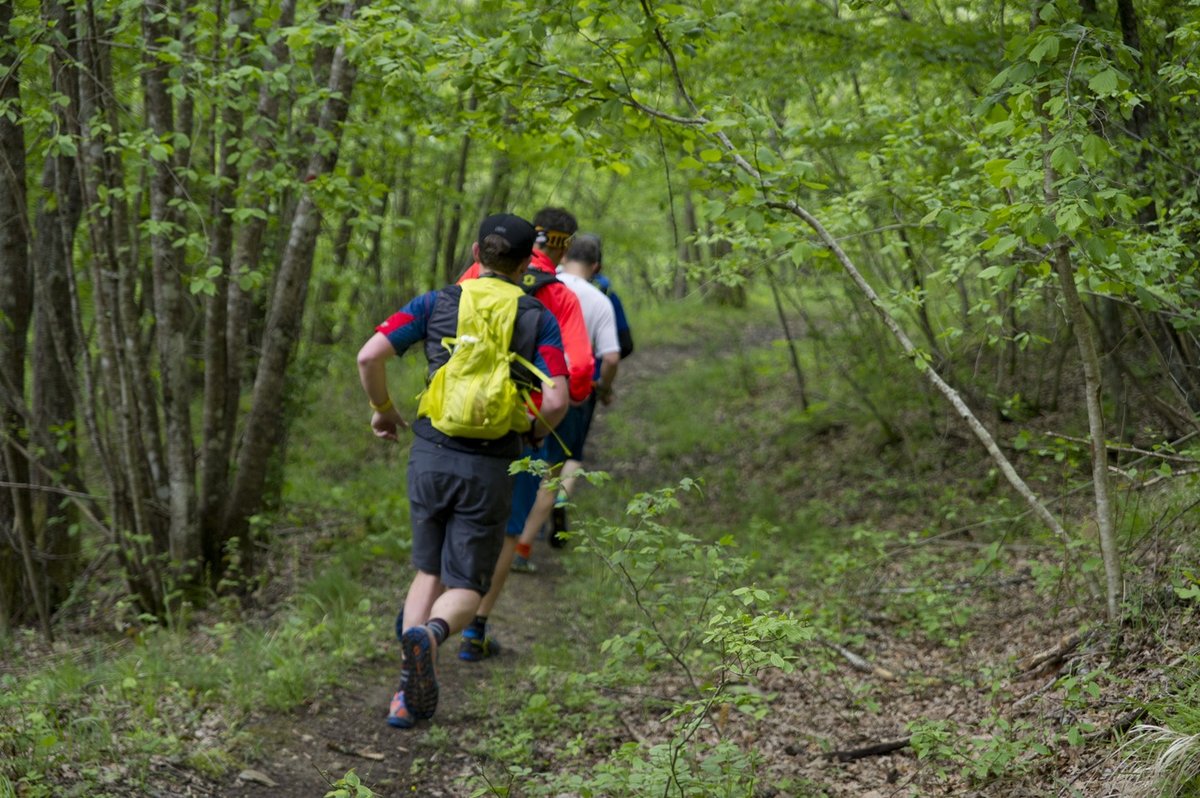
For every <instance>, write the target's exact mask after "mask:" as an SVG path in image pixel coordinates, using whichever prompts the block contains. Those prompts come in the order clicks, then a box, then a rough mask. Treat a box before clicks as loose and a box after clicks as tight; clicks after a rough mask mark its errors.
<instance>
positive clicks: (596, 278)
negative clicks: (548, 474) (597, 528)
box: [546, 234, 633, 547]
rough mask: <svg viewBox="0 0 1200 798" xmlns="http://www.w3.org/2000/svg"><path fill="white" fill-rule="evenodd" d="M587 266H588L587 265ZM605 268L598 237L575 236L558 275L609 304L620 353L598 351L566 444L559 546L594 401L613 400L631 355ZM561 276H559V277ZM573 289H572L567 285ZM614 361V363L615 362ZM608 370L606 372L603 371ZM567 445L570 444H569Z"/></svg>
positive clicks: (554, 523) (557, 519)
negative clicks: (575, 434)
mask: <svg viewBox="0 0 1200 798" xmlns="http://www.w3.org/2000/svg"><path fill="white" fill-rule="evenodd" d="M588 264H590V265H588ZM603 268H604V255H603V248H602V246H601V243H600V237H599V236H595V235H590V234H583V235H579V236H577V237H576V239H575V241H574V242H573V243H572V244H571V247H570V248H569V249H568V250H567V254H566V255H565V256H564V260H563V265H562V266H561V267H559V269H560V271H561V272H571V273H573V274H579V275H581V276H583V277H584V278H585V279H587V280H589V281H590V282H591V284H592V285H593V286H595V287H596V288H597V289H598V290H599V291H600V292H601V293H602V294H604V296H605V297H606V298H607V299H608V300H609V302H610V303H611V304H612V309H613V317H614V319H615V321H616V327H617V344H618V346H619V349H620V351H619V353H618V355H617V356H616V357H615V358H614V357H613V355H612V353H611V352H607V351H606V353H605V354H604V356H603V357H601V356H600V354H601V353H600V351H599V350H597V353H596V355H597V357H596V372H595V380H596V382H595V391H594V392H593V393H592V395H591V396H590V397H589V398H588V401H587V402H586V403H585V404H584V408H583V409H584V412H583V416H584V424H583V433H582V436H581V437H580V438H579V439H578V441H577V443H578V445H569V448H570V449H571V454H570V455H569V456H568V457H567V458H566V462H565V463H563V468H562V473H561V474H560V476H561V478H562V482H561V484H560V486H559V489H558V494H557V495H556V496H555V501H554V511H553V514H552V515H551V535H550V545H551V546H555V547H561V546H563V545H565V543H566V541H565V539H564V538H563V537H562V536H561V535H560V533H562V532H566V531H567V503H568V502H569V501H570V498H571V494H572V493H573V492H574V489H575V477H574V474H575V473H576V472H578V471H579V469H580V468H582V467H583V457H584V444H585V443H586V442H587V436H588V432H589V431H590V430H591V425H592V416H593V415H594V414H595V412H596V402H597V400H599V401H600V402H603V403H604V405H605V406H608V405H611V404H612V403H613V402H614V401H615V400H616V394H614V393H613V381H614V380H615V379H616V376H617V363H619V362H620V361H621V360H624V359H625V358H627V357H629V356H630V355H631V354H633V332H632V330H631V329H630V327H629V321H628V319H627V318H626V317H625V308H624V307H622V305H621V298H620V297H619V296H617V292H616V291H614V290H613V289H612V283H611V282H610V281H609V279H608V278H607V277H605V276H604V275H602V274H600V271H601V269H603ZM561 276H562V275H561V274H560V277H561ZM568 285H570V287H571V288H572V289H574V288H575V286H574V285H573V284H571V283H568ZM576 295H577V296H579V300H580V303H581V304H584V305H585V312H584V315H585V316H586V315H587V312H586V304H585V303H584V301H583V296H582V295H581V294H580V293H579V291H576ZM588 329H589V330H593V324H592V323H591V322H590V321H589V322H588ZM595 341H596V339H595V337H593V342H592V345H593V347H595V346H596V343H595ZM614 361H615V362H614ZM606 369H607V372H606ZM574 410H575V408H574V407H572V408H571V410H570V411H568V414H567V418H566V419H565V420H564V421H563V422H562V424H560V425H559V427H558V432H559V434H560V436H562V438H563V440H567V438H566V435H565V433H564V432H563V429H564V428H568V427H567V425H568V424H569V423H571V421H572V419H571V415H572V413H573V412H574ZM546 444H547V446H554V445H555V442H553V441H552V440H547V442H546ZM568 444H570V442H569V441H568Z"/></svg>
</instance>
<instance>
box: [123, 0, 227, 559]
mask: <svg viewBox="0 0 1200 798" xmlns="http://www.w3.org/2000/svg"><path fill="white" fill-rule="evenodd" d="M166 12H167V5H166V3H165V2H164V0H146V2H145V3H144V4H143V5H142V33H143V37H144V40H145V42H146V44H147V45H148V47H147V54H146V55H145V61H144V63H145V68H144V69H143V70H142V83H143V87H144V91H145V104H146V121H147V123H148V124H149V127H150V130H151V131H152V132H153V133H154V136H155V138H156V139H158V140H159V141H160V142H166V141H169V140H172V141H173V140H174V133H175V127H174V106H173V104H172V101H171V97H170V95H169V94H168V93H167V79H168V76H169V67H168V65H167V63H166V62H165V61H162V60H160V59H159V58H158V57H157V55H156V54H155V53H154V52H153V51H151V50H150V48H149V45H150V44H152V43H157V42H162V41H164V40H166V39H167V38H168V31H167V29H166V25H165V24H164V17H165V16H166ZM152 158H153V160H154V164H153V166H152V169H153V171H152V174H151V180H150V219H151V221H152V222H154V227H153V228H152V232H151V234H150V248H151V255H152V258H153V263H154V319H155V330H156V332H157V343H158V361H159V375H160V377H159V379H160V382H161V392H162V409H163V417H164V419H165V421H166V433H167V434H166V455H167V480H166V481H167V486H168V492H167V495H168V497H169V507H170V522H169V526H168V532H167V552H168V553H169V554H170V557H171V560H172V561H173V562H174V563H176V564H177V565H178V566H184V564H186V563H192V565H191V566H190V568H191V569H195V568H196V567H198V566H199V563H200V537H199V535H197V534H196V526H195V524H194V523H193V518H194V506H193V499H192V497H193V493H194V490H195V481H196V480H195V471H194V468H195V466H194V464H195V455H194V450H193V442H192V422H191V390H190V388H191V383H190V381H189V379H188V351H187V337H186V319H185V315H184V303H183V286H182V284H181V282H180V276H181V274H182V272H183V263H182V259H181V258H180V255H179V253H180V250H179V249H178V248H177V247H176V246H175V237H176V236H177V235H180V234H181V233H182V225H181V224H180V222H179V214H178V213H177V211H176V210H175V207H174V206H173V203H172V202H171V200H172V199H173V198H174V197H175V183H176V176H175V169H174V160H173V158H172V157H171V156H170V155H163V156H161V157H158V158H154V157H153V154H152ZM216 218H217V219H218V220H220V216H219V215H218V216H217V217H216ZM219 223H220V222H219V221H218V224H219ZM151 408H152V406H148V407H147V408H146V412H152V409H151Z"/></svg>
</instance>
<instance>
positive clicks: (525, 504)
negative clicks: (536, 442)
mask: <svg viewBox="0 0 1200 798" xmlns="http://www.w3.org/2000/svg"><path fill="white" fill-rule="evenodd" d="M521 457H522V458H524V457H528V458H529V459H531V460H545V459H546V444H544V443H543V444H542V445H541V446H539V447H538V448H536V449H534V448H533V447H531V446H526V447H525V448H524V449H523V450H522V451H521ZM541 485H542V478H541V477H539V476H537V475H535V474H530V473H528V472H522V473H520V474H517V475H516V476H515V477H514V478H513V494H512V512H510V513H509V516H508V524H507V526H505V528H504V532H505V534H507V535H509V536H510V537H518V536H520V534H521V533H522V532H523V531H525V519H526V518H528V517H529V513H530V512H531V511H532V510H533V503H534V502H535V501H537V494H538V488H540V487H541Z"/></svg>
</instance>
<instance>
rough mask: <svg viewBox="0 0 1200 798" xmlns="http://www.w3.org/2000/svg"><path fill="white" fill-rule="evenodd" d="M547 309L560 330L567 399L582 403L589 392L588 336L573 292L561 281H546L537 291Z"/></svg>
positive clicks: (590, 346) (590, 357)
mask: <svg viewBox="0 0 1200 798" xmlns="http://www.w3.org/2000/svg"><path fill="white" fill-rule="evenodd" d="M543 295H544V296H545V299H544V300H543V304H545V305H546V307H548V308H550V311H551V312H552V313H553V314H554V317H555V318H556V319H557V320H558V326H559V329H560V330H561V331H562V341H563V352H565V353H566V356H567V371H568V375H567V376H568V382H569V383H570V388H571V400H572V401H574V402H582V401H583V400H584V399H587V398H588V395H589V394H591V392H592V369H593V368H594V363H595V358H594V357H593V356H592V339H591V338H590V337H589V336H588V332H587V327H586V326H584V323H583V310H582V309H581V308H580V307H579V299H578V298H577V297H576V296H575V292H574V291H572V290H571V289H570V288H567V286H566V285H565V284H563V283H550V284H548V285H547V286H546V288H545V289H543V290H542V291H540V292H539V295H538V299H543Z"/></svg>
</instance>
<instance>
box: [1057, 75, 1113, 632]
mask: <svg viewBox="0 0 1200 798" xmlns="http://www.w3.org/2000/svg"><path fill="white" fill-rule="evenodd" d="M1046 99H1047V98H1046V97H1045V95H1041V96H1039V97H1038V100H1037V112H1038V114H1039V115H1040V116H1042V119H1043V121H1042V143H1043V145H1044V146H1043V148H1042V149H1043V152H1042V170H1043V176H1042V195H1043V198H1044V201H1045V204H1046V208H1047V209H1048V210H1049V209H1052V208H1054V206H1055V205H1056V204H1057V203H1058V188H1057V185H1056V183H1057V179H1058V176H1057V174H1056V173H1055V170H1054V167H1053V166H1052V165H1051V163H1050V156H1051V148H1050V138H1051V135H1050V127H1049V123H1048V122H1046V121H1045V119H1046V116H1045V111H1044V105H1045V102H1046ZM1052 247H1053V252H1054V271H1055V273H1056V274H1057V276H1058V281H1059V288H1060V290H1061V291H1062V297H1063V304H1064V305H1065V306H1066V312H1067V320H1068V321H1069V322H1070V323H1071V328H1072V330H1073V331H1074V333H1075V345H1076V346H1077V347H1078V348H1079V356H1080V359H1081V361H1082V366H1083V383H1084V400H1085V402H1086V403H1087V415H1088V433H1089V438H1090V441H1091V458H1092V492H1093V495H1094V498H1095V507H1096V526H1097V529H1098V531H1099V535H1100V551H1101V554H1102V556H1103V558H1104V575H1105V581H1106V587H1105V603H1106V605H1107V611H1108V620H1109V621H1110V622H1112V623H1115V622H1116V621H1117V620H1118V618H1119V617H1120V610H1119V606H1118V602H1119V600H1120V596H1121V555H1120V551H1119V550H1118V548H1117V540H1116V532H1115V531H1114V529H1113V513H1112V506H1111V503H1110V501H1109V491H1108V441H1107V436H1106V434H1105V430H1104V426H1105V425H1104V408H1103V405H1102V403H1101V389H1102V388H1103V385H1104V383H1103V372H1102V371H1101V369H1100V353H1099V347H1098V346H1097V345H1096V333H1095V330H1093V328H1092V325H1091V323H1090V322H1089V320H1088V317H1087V311H1086V310H1085V309H1084V307H1083V302H1082V301H1081V300H1080V298H1079V289H1078V288H1077V287H1076V285H1075V267H1074V265H1073V264H1072V262H1071V242H1070V240H1069V239H1068V238H1067V237H1066V236H1059V238H1058V240H1057V241H1055V242H1054V243H1053V245H1052Z"/></svg>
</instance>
